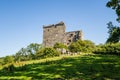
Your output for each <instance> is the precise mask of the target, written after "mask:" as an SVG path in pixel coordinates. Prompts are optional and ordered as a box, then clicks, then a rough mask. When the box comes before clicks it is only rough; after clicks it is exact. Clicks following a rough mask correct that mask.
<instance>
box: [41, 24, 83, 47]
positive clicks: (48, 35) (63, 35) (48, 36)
mask: <svg viewBox="0 0 120 80" xmlns="http://www.w3.org/2000/svg"><path fill="white" fill-rule="evenodd" d="M65 29H66V27H65V24H64V23H63V22H60V23H58V24H52V25H48V26H43V45H44V46H45V47H53V46H54V44H55V43H56V42H58V43H63V44H65V45H67V46H68V45H70V43H71V42H74V41H76V40H79V39H80V40H82V38H83V33H82V31H72V32H65Z"/></svg>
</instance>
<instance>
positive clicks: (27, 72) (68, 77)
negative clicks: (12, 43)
mask: <svg viewBox="0 0 120 80" xmlns="http://www.w3.org/2000/svg"><path fill="white" fill-rule="evenodd" d="M21 64H22V62H21ZM23 64H26V65H24V66H21V67H16V68H15V70H14V71H13V72H5V71H3V70H1V71H0V80H2V79H3V80H16V79H17V80H41V79H43V80H120V57H119V56H115V55H93V54H90V55H75V56H61V57H54V58H47V59H41V60H35V61H29V62H28V61H27V62H23Z"/></svg>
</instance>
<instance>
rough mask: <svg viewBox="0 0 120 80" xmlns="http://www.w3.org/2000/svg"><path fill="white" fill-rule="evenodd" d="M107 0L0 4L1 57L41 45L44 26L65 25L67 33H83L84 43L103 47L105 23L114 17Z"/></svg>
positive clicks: (0, 0)
mask: <svg viewBox="0 0 120 80" xmlns="http://www.w3.org/2000/svg"><path fill="white" fill-rule="evenodd" d="M107 1H108V0H0V57H2V56H6V55H11V54H15V53H16V52H17V51H18V50H20V49H21V48H22V47H26V46H27V45H29V44H30V43H42V37H43V32H42V30H43V28H42V27H43V25H49V24H55V23H58V22H60V21H64V23H65V24H66V27H67V30H66V31H74V30H82V31H83V32H84V39H88V40H91V41H93V42H94V43H96V44H99V43H105V41H106V39H107V37H108V34H107V25H106V24H107V23H108V22H109V21H112V22H113V23H114V24H117V22H116V21H115V18H116V14H115V12H114V11H113V10H112V9H109V8H107V7H106V6H105V5H106V2H107Z"/></svg>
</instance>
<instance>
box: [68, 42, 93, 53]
mask: <svg viewBox="0 0 120 80" xmlns="http://www.w3.org/2000/svg"><path fill="white" fill-rule="evenodd" d="M94 49H95V44H94V43H93V42H92V41H90V40H78V41H76V42H73V43H71V45H70V46H69V50H70V51H71V52H93V51H94Z"/></svg>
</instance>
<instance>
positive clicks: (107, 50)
mask: <svg viewBox="0 0 120 80" xmlns="http://www.w3.org/2000/svg"><path fill="white" fill-rule="evenodd" d="M94 53H96V54H115V55H120V43H108V44H104V45H98V46H97V48H96V50H95V51H94Z"/></svg>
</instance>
